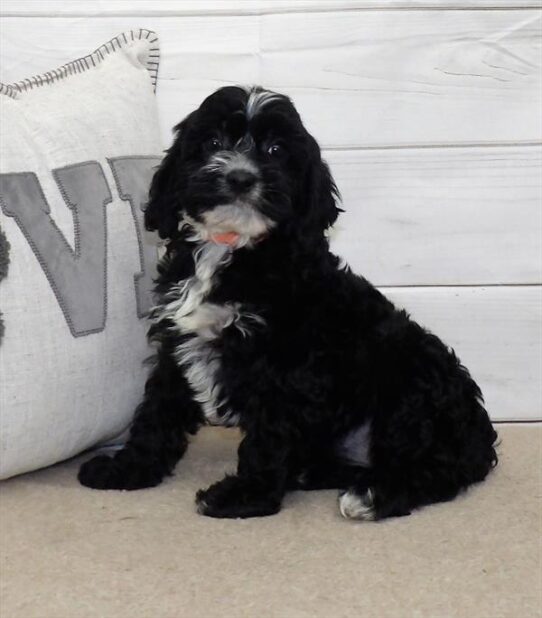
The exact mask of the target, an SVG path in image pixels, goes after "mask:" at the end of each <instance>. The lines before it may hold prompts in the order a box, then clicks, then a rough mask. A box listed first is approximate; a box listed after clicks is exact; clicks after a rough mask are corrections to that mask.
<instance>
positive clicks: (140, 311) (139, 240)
mask: <svg viewBox="0 0 542 618" xmlns="http://www.w3.org/2000/svg"><path fill="white" fill-rule="evenodd" d="M126 159H139V160H141V159H143V160H148V161H156V166H155V167H157V166H158V164H159V163H160V160H161V159H160V157H156V156H152V155H149V156H144V155H133V156H127V157H111V158H108V159H107V162H108V163H109V167H110V168H111V172H112V173H113V178H114V180H115V184H116V187H117V192H118V194H119V197H120V199H121V200H125V201H127V202H128V203H129V204H130V212H131V213H132V219H133V220H134V227H135V230H136V236H137V247H138V252H139V264H140V266H141V271H140V272H138V273H136V274H135V275H134V285H135V292H136V295H135V296H136V310H137V316H138V317H139V318H144V317H145V316H146V315H148V312H147V311H143V309H142V308H141V304H140V301H139V294H138V293H137V290H138V287H137V286H138V285H139V284H140V283H139V282H140V281H141V280H142V279H143V278H144V277H145V275H146V274H147V271H146V270H145V259H144V255H143V236H142V233H141V229H140V227H139V225H138V223H137V215H136V212H135V209H136V206H135V200H134V196H133V195H132V194H130V193H125V192H123V191H122V188H121V183H120V178H119V176H118V172H117V168H116V167H115V163H116V162H117V161H124V160H126Z"/></svg>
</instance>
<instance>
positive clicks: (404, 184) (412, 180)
mask: <svg viewBox="0 0 542 618" xmlns="http://www.w3.org/2000/svg"><path fill="white" fill-rule="evenodd" d="M324 154H325V156H326V158H327V160H328V162H329V164H330V166H331V169H332V172H333V174H334V177H335V180H336V182H337V185H338V187H339V189H340V190H341V193H342V197H343V207H344V208H345V210H346V212H345V213H343V214H342V215H341V217H340V218H339V221H338V223H337V224H336V226H335V229H334V230H333V233H332V236H331V237H332V248H333V250H334V251H335V252H336V253H338V254H339V255H342V256H344V257H345V258H346V260H347V261H348V262H349V263H350V265H351V266H352V267H353V268H354V270H356V271H359V272H362V273H363V274H364V275H365V276H366V277H367V278H368V279H370V280H371V281H373V282H374V283H375V284H377V285H394V286H395V285H427V284H438V285H457V284H461V285H467V284H468V285H477V284H493V285H495V284H503V283H504V284H507V283H542V148H541V147H528V146H524V147H491V148H434V149H433V148H422V149H407V150H401V149H399V150H376V151H373V150H369V151H363V150H357V151H355V150H354V151H344V152H343V151H338V152H337V151H329V152H327V153H324Z"/></svg>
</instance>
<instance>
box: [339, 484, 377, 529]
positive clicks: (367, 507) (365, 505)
mask: <svg viewBox="0 0 542 618" xmlns="http://www.w3.org/2000/svg"><path fill="white" fill-rule="evenodd" d="M339 510H340V512H341V515H342V516H343V517H345V518H346V519H358V520H361V521H373V520H374V519H375V517H376V514H375V509H374V492H373V490H372V489H370V488H369V489H368V490H367V491H366V492H365V493H364V494H363V495H359V494H357V493H355V492H354V491H352V490H349V491H346V492H344V493H343V494H342V495H340V496H339Z"/></svg>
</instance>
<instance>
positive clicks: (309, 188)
mask: <svg viewBox="0 0 542 618" xmlns="http://www.w3.org/2000/svg"><path fill="white" fill-rule="evenodd" d="M311 140H312V144H311V153H310V156H309V163H308V167H307V171H306V174H305V183H304V187H303V192H304V196H305V213H304V215H305V217H304V219H305V223H306V224H307V225H308V226H310V227H311V228H313V229H316V230H317V231H324V230H326V229H327V228H328V227H330V226H331V225H333V223H335V220H336V219H337V217H338V216H339V213H340V212H343V210H342V208H339V207H338V206H337V201H338V200H340V195H339V190H338V189H337V186H336V185H335V182H334V180H333V178H332V176H331V172H330V171H329V167H328V165H327V163H326V162H325V161H323V160H322V157H321V156H320V147H319V146H318V144H317V143H316V140H314V139H312V138H311Z"/></svg>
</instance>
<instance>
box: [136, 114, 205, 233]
mask: <svg viewBox="0 0 542 618" xmlns="http://www.w3.org/2000/svg"><path fill="white" fill-rule="evenodd" d="M192 115H193V114H190V116H188V117H187V118H185V119H184V120H183V121H182V122H181V123H179V124H178V125H177V126H176V127H175V128H174V131H175V134H176V136H175V140H174V142H173V145H172V146H171V147H170V148H169V149H168V150H166V156H165V157H164V158H163V159H162V162H161V163H160V166H159V167H158V169H157V170H156V172H155V174H154V176H153V178H152V181H151V186H150V189H149V201H148V203H147V206H146V208H145V227H146V229H147V230H149V231H151V232H153V231H155V230H157V231H158V234H159V235H160V238H175V237H176V236H177V235H178V234H179V230H178V226H179V217H180V211H181V209H182V205H181V204H180V178H181V174H182V165H183V150H184V148H183V140H184V139H185V138H184V134H185V132H186V127H187V125H188V123H189V121H190V120H191V117H192Z"/></svg>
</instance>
